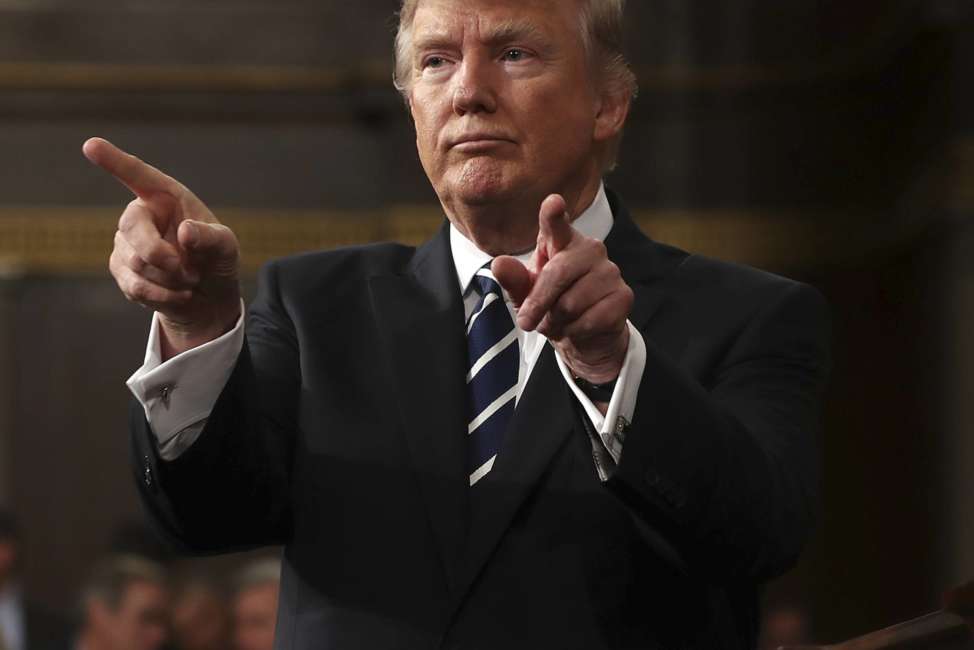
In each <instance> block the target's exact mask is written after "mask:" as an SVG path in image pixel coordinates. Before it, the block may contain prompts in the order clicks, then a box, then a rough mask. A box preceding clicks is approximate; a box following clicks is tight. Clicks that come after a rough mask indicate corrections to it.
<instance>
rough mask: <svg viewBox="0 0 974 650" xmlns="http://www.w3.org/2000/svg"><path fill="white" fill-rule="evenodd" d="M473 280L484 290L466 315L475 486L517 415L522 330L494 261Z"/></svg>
mask: <svg viewBox="0 0 974 650" xmlns="http://www.w3.org/2000/svg"><path fill="white" fill-rule="evenodd" d="M472 284H473V285H474V286H475V287H476V288H477V289H478V290H479V293H480V301H479V302H478V303H477V307H476V308H475V309H474V311H473V314H472V315H471V316H470V320H469V321H467V348H468V352H469V359H470V365H469V369H468V371H467V390H468V392H469V394H470V421H469V424H468V425H467V434H468V435H467V438H468V440H467V467H468V472H469V474H470V485H471V487H472V486H473V485H475V484H476V483H477V482H478V481H480V480H481V479H482V478H484V477H485V476H487V474H488V473H490V470H491V468H493V466H494V461H495V460H496V459H497V452H499V451H500V448H501V442H502V441H503V439H504V431H505V430H506V429H507V424H508V422H510V420H511V416H512V415H514V404H515V398H516V397H517V374H518V362H519V352H518V345H517V330H516V329H515V327H514V321H513V320H512V319H511V314H510V312H509V311H508V309H507V305H506V304H504V294H503V292H502V291H501V287H500V285H499V284H498V283H497V280H495V279H494V276H493V275H492V274H491V272H490V263H489V262H488V263H487V264H486V265H485V266H484V268H481V269H480V270H479V271H477V274H476V275H475V276H474V278H473V283H472Z"/></svg>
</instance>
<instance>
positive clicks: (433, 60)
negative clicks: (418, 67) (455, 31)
mask: <svg viewBox="0 0 974 650" xmlns="http://www.w3.org/2000/svg"><path fill="white" fill-rule="evenodd" d="M444 63H446V59H444V58H443V57H442V56H431V57H427V58H426V59H425V60H424V61H423V68H434V69H435V68H440V67H442V66H443V64H444Z"/></svg>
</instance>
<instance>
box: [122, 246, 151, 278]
mask: <svg viewBox="0 0 974 650" xmlns="http://www.w3.org/2000/svg"><path fill="white" fill-rule="evenodd" d="M125 264H126V266H128V267H129V268H130V269H132V270H133V271H135V272H136V273H141V272H142V271H144V270H145V266H146V264H145V260H143V259H142V258H141V257H139V254H138V253H136V252H135V251H134V250H132V251H129V254H128V255H127V256H126V260H125Z"/></svg>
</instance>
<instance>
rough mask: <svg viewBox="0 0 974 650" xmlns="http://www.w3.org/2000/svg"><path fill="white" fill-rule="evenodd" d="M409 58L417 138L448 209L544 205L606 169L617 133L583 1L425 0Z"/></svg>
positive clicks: (421, 156)
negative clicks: (585, 28)
mask: <svg viewBox="0 0 974 650" xmlns="http://www.w3.org/2000/svg"><path fill="white" fill-rule="evenodd" d="M410 61H411V63H412V75H411V77H410V79H411V85H410V87H409V91H408V96H409V103H410V110H411V112H412V116H413V119H414V121H415V125H416V145H417V148H418V150H419V155H420V159H421V161H422V163H423V167H424V169H425V170H426V174H427V175H428V176H429V178H430V181H431V182H432V184H433V187H434V189H435V190H436V192H437V194H438V195H439V197H440V200H441V201H442V202H443V204H444V205H445V206H447V207H448V208H449V207H450V206H457V205H461V204H466V205H472V206H476V205H485V204H492V203H497V202H510V201H525V200H528V201H535V202H536V203H537V205H539V206H540V203H541V201H542V200H543V199H544V198H545V197H546V196H547V195H548V194H549V193H552V192H556V191H557V192H565V191H569V190H570V189H571V188H574V187H579V186H581V185H585V184H586V183H587V182H589V180H590V179H591V178H592V175H593V174H595V175H598V174H599V172H600V162H599V160H598V157H599V149H598V146H599V144H600V143H602V142H604V141H605V139H607V137H608V136H609V134H607V133H604V130H605V129H604V128H601V127H602V125H601V124H600V122H599V119H598V117H599V115H600V113H601V111H602V97H601V93H599V92H598V89H597V88H596V86H595V83H594V79H593V77H592V74H591V70H590V65H589V62H588V57H587V55H586V53H585V51H584V47H583V41H582V36H581V19H580V17H579V5H578V2H577V1H575V0H421V2H420V4H419V6H418V8H417V10H416V15H415V18H414V20H413V24H412V48H411V56H410ZM535 216H536V215H535Z"/></svg>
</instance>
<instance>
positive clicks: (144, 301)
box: [83, 138, 240, 359]
mask: <svg viewBox="0 0 974 650" xmlns="http://www.w3.org/2000/svg"><path fill="white" fill-rule="evenodd" d="M83 151H84V154H85V157H87V158H88V160H90V161H91V162H92V163H94V164H95V165H98V166H99V167H101V168H102V169H104V170H105V171H107V172H108V173H109V174H111V175H112V176H114V177H115V178H116V179H118V180H119V181H120V182H121V183H122V184H123V185H125V186H126V187H127V188H129V190H131V192H132V193H133V194H134V195H135V197H136V198H135V199H134V200H133V201H132V202H131V203H129V204H128V206H127V207H126V208H125V211H124V212H122V216H121V218H120V219H119V221H118V231H117V232H116V233H115V248H114V250H113V251H112V256H111V259H110V260H109V264H108V267H109V270H110V271H111V273H112V276H113V277H114V278H115V281H116V283H118V287H119V289H121V291H122V293H123V294H124V295H125V297H126V298H128V299H129V300H131V301H133V302H136V303H139V304H140V305H143V306H145V307H148V308H150V309H153V310H155V311H156V312H158V313H159V320H160V325H161V326H162V347H163V350H162V352H163V358H166V359H168V358H170V357H172V356H175V355H176V354H179V353H180V352H184V351H186V350H189V349H191V348H194V347H196V346H199V345H202V344H203V343H206V342H208V341H211V340H213V339H215V338H218V337H219V336H221V335H222V334H224V333H226V332H227V331H229V330H230V329H231V328H232V327H233V324H234V323H235V322H236V320H237V319H238V318H239V316H240V286H239V281H238V279H237V269H238V261H239V257H240V249H239V245H238V243H237V238H236V236H235V235H234V234H233V232H232V231H231V230H230V229H229V228H227V227H226V226H224V225H222V224H220V222H219V221H217V219H216V217H214V216H213V213H212V212H210V210H209V208H207V207H206V205H204V204H203V202H202V201H200V200H199V199H198V198H196V196H195V195H194V194H193V193H192V192H190V191H189V190H188V189H187V188H186V187H185V186H183V185H182V184H181V183H179V182H178V181H176V180H174V179H173V178H170V177H169V176H167V175H165V174H163V173H162V172H161V171H159V170H158V169H156V168H154V167H152V166H150V165H148V164H146V163H144V162H142V161H141V160H139V159H138V158H136V157H135V156H132V155H129V154H128V153H125V152H124V151H122V150H121V149H118V148H117V147H115V146H114V145H112V144H111V143H110V142H108V141H107V140H102V139H101V138H92V139H90V140H88V141H87V142H85V144H84V147H83Z"/></svg>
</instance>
